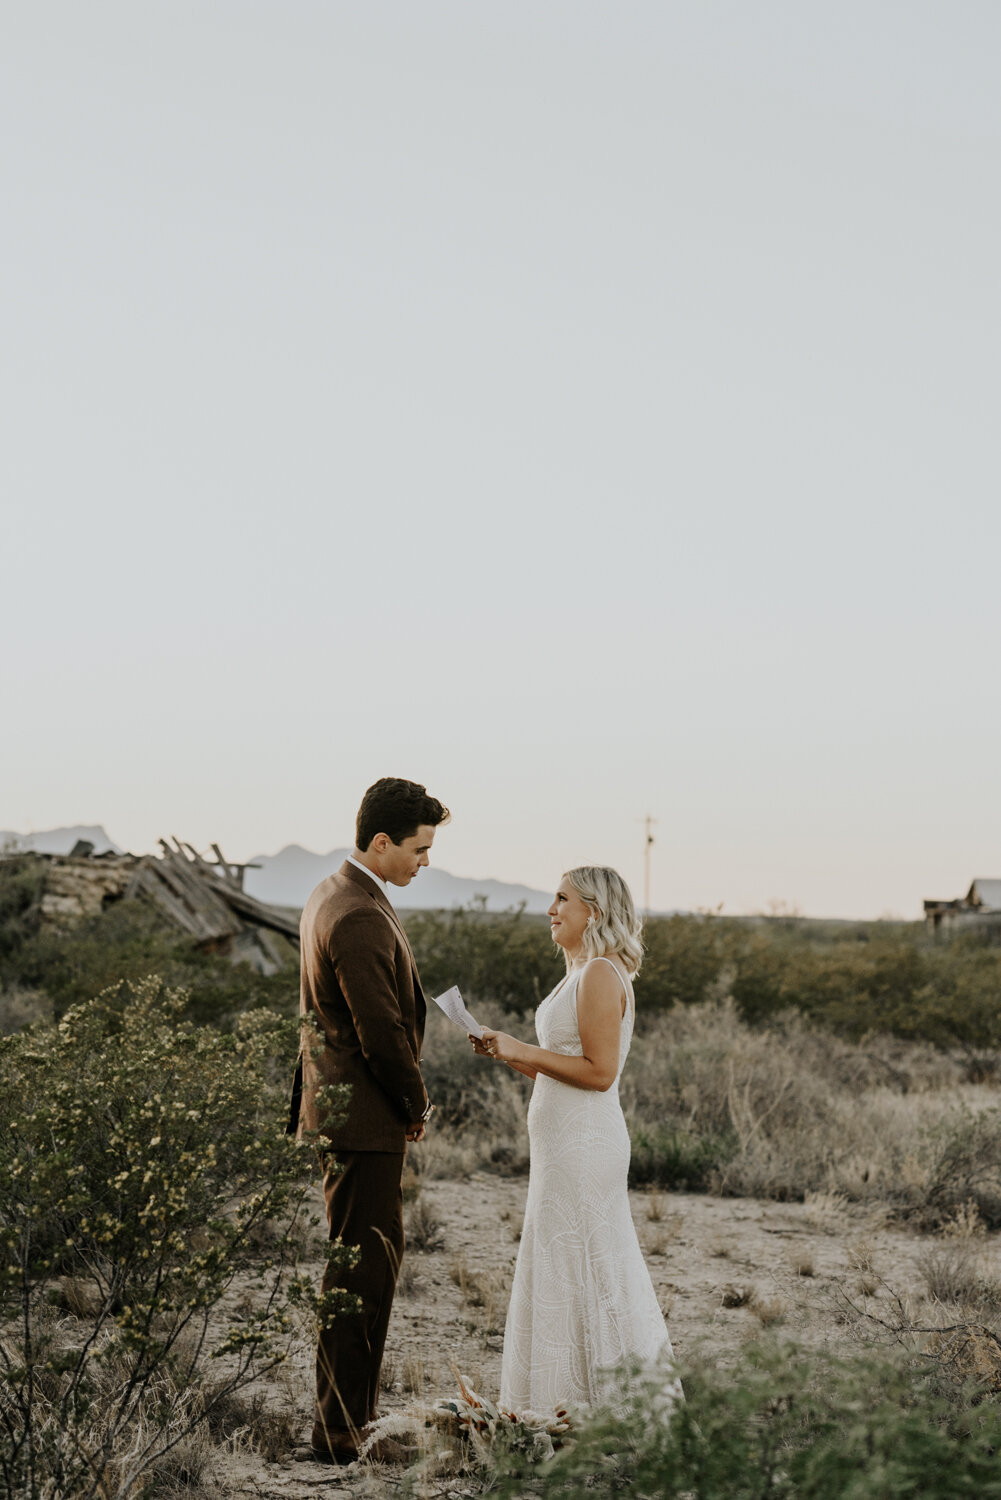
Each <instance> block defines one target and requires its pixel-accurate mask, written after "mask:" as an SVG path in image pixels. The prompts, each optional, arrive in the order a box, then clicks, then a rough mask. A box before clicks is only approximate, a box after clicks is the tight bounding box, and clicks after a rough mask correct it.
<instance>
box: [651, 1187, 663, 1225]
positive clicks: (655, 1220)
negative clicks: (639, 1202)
mask: <svg viewBox="0 0 1001 1500" xmlns="http://www.w3.org/2000/svg"><path fill="white" fill-rule="evenodd" d="M667 1204H668V1199H667V1194H666V1193H660V1192H657V1191H656V1190H655V1191H653V1192H650V1193H647V1195H646V1216H647V1218H648V1219H649V1221H650V1223H651V1224H659V1223H660V1222H661V1220H662V1219H663V1218H664V1216H665V1215H666V1213H667Z"/></svg>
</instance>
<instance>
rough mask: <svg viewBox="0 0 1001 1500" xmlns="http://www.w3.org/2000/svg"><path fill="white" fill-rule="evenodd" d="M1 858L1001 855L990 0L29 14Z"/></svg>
mask: <svg viewBox="0 0 1001 1500" xmlns="http://www.w3.org/2000/svg"><path fill="white" fill-rule="evenodd" d="M2 27H3V32H4V36H3V42H2V46H0V128H2V132H3V139H4V141H5V150H4V154H3V165H2V177H0V193H2V200H0V201H2V202H3V205H4V210H3V228H2V235H3V246H2V248H3V263H4V275H3V285H2V290H0V298H2V303H0V345H2V350H3V352H2V356H0V357H2V367H3V371H2V377H0V378H2V390H0V398H2V401H3V410H4V414H5V418H6V421H5V424H4V426H5V436H4V441H3V444H2V445H0V481H2V485H3V492H4V522H3V548H2V589H0V611H2V620H3V632H4V633H3V639H4V651H3V659H2V666H0V694H2V696H0V702H2V704H3V708H4V710H5V713H4V717H5V719H6V728H5V729H4V732H3V734H2V736H0V827H10V828H17V829H21V830H24V831H27V830H29V829H30V828H32V827H35V828H44V827H49V826H52V825H54V824H58V823H72V822H103V823H104V824H105V825H106V826H107V828H108V830H109V832H110V833H111V835H112V837H114V838H115V839H117V840H118V841H119V842H120V843H123V844H126V845H129V846H130V847H133V848H136V849H140V848H147V847H151V846H152V845H153V844H154V843H155V839H156V837H157V836H158V835H159V834H160V833H167V832H176V833H178V834H179V835H180V836H181V837H184V838H188V839H190V840H191V841H193V842H195V843H199V844H203V845H204V844H206V843H207V842H208V841H209V840H211V839H218V840H219V841H220V842H221V843H222V844H223V845H224V847H225V848H226V849H227V850H228V851H229V852H231V854H232V857H234V858H239V857H246V856H247V855H249V854H251V853H254V852H257V851H263V850H268V851H270V850H274V849H276V848H278V847H280V846H281V845H282V844H285V843H287V842H290V841H298V842H300V843H303V844H305V845H307V846H309V847H312V848H315V849H324V848H329V847H331V846H333V845H337V844H342V843H344V842H345V841H346V840H347V839H348V837H349V836H350V833H351V828H352V820H353V813H354V809H355V806H356V803H357V801H358V798H359V795H360V793H361V791H362V790H363V789H364V787H365V786H366V785H367V784H368V782H369V781H371V780H373V779H374V778H375V777H376V776H378V775H383V774H394V775H406V776H413V777H415V778H417V779H420V780H424V781H426V782H427V784H428V785H429V787H430V789H431V790H432V791H433V792H434V793H435V794H436V795H438V796H440V797H441V798H443V800H445V801H446V802H448V803H449V804H450V805H451V806H452V808H453V812H454V821H453V823H452V825H451V826H450V827H448V828H446V829H443V830H442V831H441V832H440V834H439V836H438V841H437V844H436V850H435V852H436V854H437V857H438V860H439V862H440V863H441V864H442V865H443V866H444V867H445V868H448V869H451V870H454V871H455V872H456V873H459V874H468V875H493V876H496V877H498V878H501V879H510V880H518V881H524V882H526V883H529V884H532V885H538V886H542V887H548V886H549V885H551V884H552V883H553V882H554V881H555V880H556V878H557V877H558V876H559V874H560V872H561V871H562V870H563V868H565V867H566V866H567V865H568V864H572V863H576V862H580V861H581V860H585V859H586V860H595V861H600V862H607V863H612V864H616V865H618V866H619V867H620V868H621V869H622V871H623V873H624V874H625V875H626V876H627V878H629V879H631V880H632V881H633V882H634V884H635V885H636V886H637V887H638V886H639V884H640V873H641V858H642V842H641V828H640V824H639V822H638V820H639V819H640V818H641V817H642V816H643V814H644V813H646V812H650V813H652V814H653V815H655V816H656V817H657V818H658V819H659V823H658V827H657V834H658V842H657V845H656V847H655V851H654V854H655V858H654V863H653V875H654V880H653V897H654V903H655V904H656V905H658V906H662V907H663V906H675V905H679V906H709V905H712V906H714V905H716V904H717V903H719V902H723V903H724V909H725V910H729V911H749V910H755V909H760V908H762V907H764V906H765V905H766V904H767V903H768V902H769V901H773V900H778V901H786V902H789V903H795V904H798V905H799V906H800V907H801V908H802V909H804V910H806V911H809V912H812V913H816V914H820V915H878V914H880V913H883V912H887V911H895V912H900V913H904V914H907V915H915V914H917V913H918V911H919V910H920V900H921V898H922V897H923V896H926V895H953V894H958V893H959V891H960V890H961V889H963V888H965V885H966V883H967V882H968V880H969V879H970V878H971V877H972V876H973V875H978V874H979V875H1001V799H999V798H998V796H997V791H996V784H995V783H996V777H997V766H998V763H999V755H1001V703H999V694H998V688H997V677H998V671H997V665H996V660H995V658H996V645H997V642H998V640H999V627H1001V619H999V616H1001V606H999V590H998V571H999V544H1001V522H999V473H1001V452H999V449H1001V438H999V422H998V393H999V380H998V376H999V352H998V351H999V336H1001V296H999V289H998V271H997V267H998V265H999V264H1001V203H999V191H1001V189H999V184H1001V91H999V90H998V87H997V80H998V77H999V72H1001V7H998V6H997V5H996V4H995V3H993V0H978V3H972V0H950V3H948V4H946V3H927V0H926V3H918V0H914V3H910V0H909V3H904V0H901V3H890V0H864V3H858V0H848V3H846V0H836V3H835V0H829V3H824V4H818V3H810V0H782V3H779V0H760V3H750V4H749V3H747V0H732V3H713V0H688V3H684V4H670V3H664V0H657V3H647V0H631V3H630V4H629V5H626V6H623V5H621V4H614V3H606V4H594V3H590V0H571V3H560V4H556V3H546V0H532V3H522V0H504V3H500V0H498V3H494V4H478V3H471V0H461V3H459V0H456V3H449V4H445V3H437V0H431V3H420V4H414V3H413V0H408V3H380V0H374V3H373V0H365V3H361V0H358V3H355V4H353V5H344V4H338V3H331V0H326V3H323V4H319V3H315V4H312V3H311V4H307V3H297V0H282V3H281V4H279V3H277V0H275V3H270V4H263V3H253V0H233V3H222V0H199V3H197V4H193V3H189V4H184V3H178V0H170V3H144V4H143V5H141V6H137V5H135V4H134V3H133V0H128V3H121V4H108V3H103V0H96V3H92V4H88V5H86V6H81V5H79V4H71V3H68V0H64V3H58V4H46V3H45V0H41V3H38V0H32V3H30V4H29V3H20V4H8V5H6V6H5V8H4V14H3V19H2Z"/></svg>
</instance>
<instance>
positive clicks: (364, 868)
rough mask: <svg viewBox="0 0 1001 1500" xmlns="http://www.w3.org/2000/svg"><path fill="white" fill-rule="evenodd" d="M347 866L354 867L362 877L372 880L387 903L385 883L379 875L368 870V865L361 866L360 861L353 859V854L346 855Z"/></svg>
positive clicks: (387, 892) (387, 896)
mask: <svg viewBox="0 0 1001 1500" xmlns="http://www.w3.org/2000/svg"><path fill="white" fill-rule="evenodd" d="M348 864H349V865H354V867H355V869H356V870H360V871H361V872H362V874H363V875H367V876H368V878H369V880H374V881H375V883H376V885H377V886H378V887H379V889H380V891H381V892H382V894H383V895H384V896H385V898H386V900H387V901H389V899H390V897H389V890H388V888H387V886H386V882H385V881H384V880H383V878H382V876H381V875H377V874H376V873H375V871H374V870H370V869H369V867H368V865H363V864H362V862H361V860H360V859H355V857H354V855H353V854H349V855H348Z"/></svg>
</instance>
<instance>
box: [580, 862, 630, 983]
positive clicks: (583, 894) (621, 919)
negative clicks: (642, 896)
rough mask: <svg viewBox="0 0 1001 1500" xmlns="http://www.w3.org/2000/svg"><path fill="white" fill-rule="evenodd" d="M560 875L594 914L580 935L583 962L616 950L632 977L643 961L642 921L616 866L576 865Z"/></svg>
mask: <svg viewBox="0 0 1001 1500" xmlns="http://www.w3.org/2000/svg"><path fill="white" fill-rule="evenodd" d="M563 879H564V880H569V882H570V884H571V885H572V886H573V888H574V890H575V891H576V892H577V894H578V896H579V897H580V898H581V900H582V901H583V902H584V904H585V905H586V906H587V907H588V909H589V911H590V914H591V916H592V917H593V918H594V920H593V921H591V922H588V924H587V927H586V928H585V931H584V936H583V938H582V939H581V956H582V958H583V960H584V962H585V963H587V962H588V960H589V959H592V958H603V957H605V955H606V954H609V953H617V954H618V955H619V957H620V958H621V959H622V962H623V964H624V965H625V967H626V970H627V972H628V973H630V974H632V975H633V977H634V978H635V977H636V975H637V974H639V971H640V965H641V963H642V962H643V943H642V940H641V933H642V931H643V923H642V922H641V921H640V919H639V917H638V916H637V915H636V907H635V906H634V904H633V898H632V894H631V892H630V890H629V887H628V886H627V885H626V882H625V881H624V880H623V878H622V876H621V875H620V874H619V872H618V870H611V869H609V867H608V866H607V865H578V866H577V868H576V869H575V870H567V871H566V873H565V874H564V876H563ZM564 956H565V958H566V965H567V971H568V972H569V970H570V969H571V968H572V967H573V964H572V962H571V959H570V955H569V953H566V951H565V950H564Z"/></svg>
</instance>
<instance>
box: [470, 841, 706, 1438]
mask: <svg viewBox="0 0 1001 1500" xmlns="http://www.w3.org/2000/svg"><path fill="white" fill-rule="evenodd" d="M549 918H550V923H551V931H552V936H553V941H554V942H555V943H557V944H558V945H559V947H561V948H562V949H563V953H564V957H565V959H566V969H567V972H566V977H565V978H564V979H563V980H562V981H561V983H560V984H558V985H557V986H556V988H555V989H554V990H553V991H552V993H551V994H549V995H547V996H546V998H545V1000H543V1002H542V1004H541V1005H540V1006H539V1009H538V1010H537V1011H536V1015H535V1025H536V1032H537V1034H538V1038H539V1043H540V1045H539V1046H537V1047H533V1046H531V1045H529V1044H528V1043H527V1042H519V1041H516V1040H515V1038H514V1037H513V1036H509V1035H508V1034H507V1033H506V1032H503V1031H488V1030H485V1031H484V1033H483V1036H482V1038H481V1039H480V1040H479V1041H476V1040H475V1038H473V1037H470V1041H472V1042H473V1046H474V1048H475V1050H476V1052H478V1053H479V1054H481V1055H482V1056H488V1057H492V1058H495V1059H497V1060H499V1061H500V1062H504V1063H507V1064H508V1066H509V1067H511V1068H515V1069H516V1070H517V1071H518V1072H519V1073H524V1074H525V1075H526V1076H527V1077H528V1078H534V1079H535V1088H534V1089H533V1091H532V1100H531V1104H530V1105H529V1109H528V1134H529V1142H530V1149H531V1173H530V1176H529V1183H528V1201H527V1203H526V1205H525V1224H524V1228H523V1230H522V1236H521V1244H520V1246H519V1249H518V1262H517V1265H516V1267H515V1273H514V1285H513V1287H512V1290H511V1305H510V1308H509V1311H508V1318H507V1329H506V1333H505V1336H504V1362H503V1368H502V1373H501V1393H500V1399H501V1405H502V1406H505V1407H507V1408H509V1409H511V1410H514V1411H519V1412H520V1411H526V1410H528V1411H534V1412H545V1411H552V1410H553V1409H554V1408H557V1407H560V1406H569V1405H576V1406H592V1405H595V1404H597V1403H598V1402H600V1401H602V1400H603V1399H604V1398H605V1397H607V1396H608V1395H609V1394H610V1393H611V1391H612V1389H614V1385H615V1382H614V1379H611V1380H610V1378H609V1375H608V1372H609V1371H610V1370H611V1369H612V1368H613V1367H615V1366H617V1365H623V1364H627V1365H630V1364H647V1363H648V1362H649V1361H651V1360H654V1359H658V1358H660V1359H665V1360H670V1359H671V1357H672V1351H671V1342H670V1339H669V1337H668V1332H667V1327H666V1325H665V1323H664V1318H663V1315H662V1313H661V1311H660V1308H659V1306H658V1304H657V1297H656V1293H655V1292H654V1289H653V1284H652V1282H651V1280H650V1276H649V1273H648V1271H647V1268H646V1265H645V1264H644V1261H643V1255H642V1252H641V1250H640V1246H639V1241H638V1239H637V1237H636V1230H635V1228H634V1227H633V1221H632V1217H631V1215H630V1211H629V1198H628V1194H627V1191H626V1177H627V1173H628V1170H629V1135H628V1132H627V1130H626V1122H625V1120H624V1118H623V1115H622V1108H621V1106H620V1104H619V1091H618V1082H619V1075H620V1074H621V1072H622V1065H623V1063H624V1062H625V1060H626V1054H627V1053H628V1051H629V1042H630V1039H631V1037H632V1032H633V1017H634V1000H633V990H632V982H631V977H630V976H631V975H634V974H638V973H639V967H640V960H641V958H642V954H643V948H642V944H641V943H640V923H639V921H638V920H637V917H636V912H635V908H634V906H633V900H632V896H631V895H630V894H629V888H628V886H627V885H626V883H625V881H624V880H623V879H622V877H621V876H620V875H619V874H617V873H616V871H615V870H609V869H606V868H604V867H602V866H590V865H588V866H582V867H581V868H579V869H576V870H570V871H568V873H567V874H566V875H564V877H563V879H562V880H561V881H560V885H559V889H558V890H557V892H556V896H555V899H554V900H553V904H552V906H551V907H550V908H549ZM678 1392H679V1393H680V1388H678Z"/></svg>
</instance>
